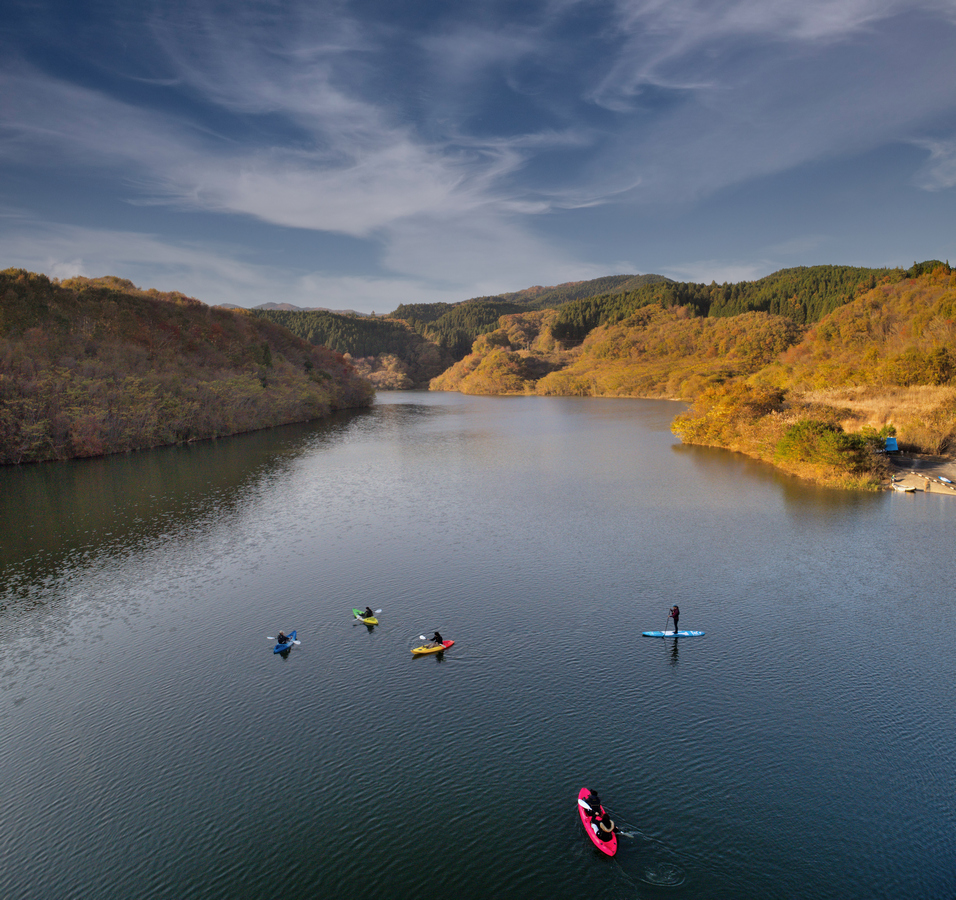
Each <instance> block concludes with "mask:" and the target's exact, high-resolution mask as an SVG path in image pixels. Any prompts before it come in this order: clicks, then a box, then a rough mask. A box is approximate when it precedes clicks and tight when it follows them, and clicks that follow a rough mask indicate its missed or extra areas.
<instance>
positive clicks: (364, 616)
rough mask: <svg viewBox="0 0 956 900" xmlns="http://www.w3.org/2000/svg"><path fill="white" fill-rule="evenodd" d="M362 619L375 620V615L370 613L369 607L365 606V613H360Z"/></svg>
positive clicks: (370, 608)
mask: <svg viewBox="0 0 956 900" xmlns="http://www.w3.org/2000/svg"><path fill="white" fill-rule="evenodd" d="M362 618H363V619H374V618H375V613H373V612H372V607H371V606H366V607H365V612H363V613H362Z"/></svg>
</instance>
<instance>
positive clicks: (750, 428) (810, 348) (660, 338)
mask: <svg viewBox="0 0 956 900" xmlns="http://www.w3.org/2000/svg"><path fill="white" fill-rule="evenodd" d="M841 271H842V270H841ZM820 274H823V273H809V272H807V273H803V274H802V275H801V278H802V283H804V284H805V285H807V286H808V287H811V288H812V287H813V286H814V284H816V286H817V288H818V289H819V286H820V285H821V284H823V283H824V281H825V279H824V280H823V281H821V279H820V278H817V277H816V276H817V275H820ZM830 274H833V273H830ZM836 274H838V275H840V274H841V273H840V272H837V273H836ZM810 275H812V276H814V277H807V276H810ZM851 275H852V277H850V276H851ZM863 275H864V273H861V272H850V273H847V272H846V271H842V275H841V277H840V278H836V279H835V280H833V281H832V282H830V286H831V288H833V289H834V292H831V293H830V294H829V296H830V300H829V301H828V302H835V299H836V298H837V296H838V294H840V292H844V295H843V296H844V299H843V301H842V302H840V303H837V304H836V305H835V307H834V308H833V309H832V310H831V311H830V312H828V313H826V314H825V315H823V316H822V317H821V318H819V320H818V321H816V322H815V323H813V324H804V323H801V322H799V321H797V320H796V319H795V318H793V317H791V316H783V315H779V314H773V313H770V312H766V311H757V310H749V311H746V312H742V313H739V314H737V315H712V314H708V315H703V314H699V313H698V309H697V307H696V306H695V305H694V304H691V303H688V304H677V305H667V304H662V303H660V302H654V303H649V304H644V303H642V304H640V305H638V306H637V307H636V308H632V309H631V310H630V312H628V313H627V314H626V315H623V316H622V317H620V318H618V317H617V315H614V316H611V317H610V319H611V321H608V322H606V323H605V324H600V325H595V326H589V327H588V329H587V332H586V334H585V337H584V338H583V340H582V341H581V342H580V343H574V342H569V341H567V340H565V339H563V338H561V337H559V335H563V334H565V331H564V330H563V327H562V322H565V323H566V322H567V317H566V310H567V307H563V308H561V309H557V310H546V311H539V312H534V313H523V314H515V315H509V316H503V317H502V318H501V320H500V322H499V327H498V328H497V329H495V330H494V331H492V332H489V333H487V334H484V335H482V336H480V337H479V338H478V339H477V340H476V341H475V344H474V346H473V348H472V352H471V353H470V354H468V355H467V356H466V357H465V358H464V359H463V360H461V361H460V362H459V363H457V364H456V365H455V366H453V367H452V368H451V369H449V370H448V371H446V372H445V373H443V375H442V376H440V377H439V378H437V379H435V380H434V381H433V382H432V388H433V389H436V390H457V391H461V392H462V393H472V394H537V395H559V396H599V397H655V398H658V397H659V398H671V399H681V400H686V401H690V402H692V403H693V406H692V408H691V409H690V410H689V411H688V412H687V413H686V414H683V415H680V416H678V418H677V419H676V420H675V423H674V431H675V433H677V434H678V435H679V436H680V437H681V439H682V440H683V441H684V442H685V443H694V444H706V445H710V446H719V447H726V448H729V449H733V450H738V451H740V452H744V453H747V454H748V455H751V456H755V457H757V458H759V459H764V460H766V461H768V462H772V463H774V464H775V465H777V466H779V467H781V468H783V469H785V470H787V471H789V472H792V473H794V474H798V475H802V476H804V477H808V478H811V479H813V480H815V481H819V482H822V483H827V484H834V485H842V486H857V487H861V486H862V487H865V486H873V485H875V484H877V483H878V482H879V481H880V479H881V478H882V477H883V476H884V467H883V466H882V465H881V463H882V460H883V459H884V458H883V457H881V456H880V454H879V453H877V452H876V451H878V450H879V449H880V448H881V447H882V446H883V445H884V439H885V438H886V437H887V436H889V435H896V436H898V438H899V442H900V446H901V447H903V448H904V449H907V450H911V451H913V452H921V453H927V454H947V453H952V452H953V451H954V450H956V273H954V272H953V270H952V269H951V268H950V267H949V265H948V264H946V263H940V262H938V261H929V262H927V263H925V264H916V265H914V267H913V269H911V270H910V271H908V272H903V271H902V270H899V271H894V272H892V273H891V274H890V275H886V276H884V277H882V278H880V279H873V280H876V283H875V284H873V285H872V286H870V284H869V283H870V281H871V278H870V275H868V274H867V275H866V277H863ZM843 276H846V278H843ZM788 277H789V276H788ZM841 279H842V280H841ZM780 283H781V282H779V281H778V282H777V286H779V284H780ZM672 287H673V285H670V286H667V285H664V286H660V285H659V286H655V287H654V288H653V289H654V290H658V289H661V290H665V289H666V290H670V289H671V288H672ZM766 287H767V285H764V288H763V289H762V290H764V289H765V288H766ZM791 287H792V284H788V285H787V288H786V289H787V291H789V290H790V289H791ZM847 291H849V293H850V294H852V295H853V296H846V295H845V292H847ZM739 294H740V295H741V296H744V295H747V296H750V297H751V298H753V297H755V296H758V294H757V293H753V292H751V293H748V292H747V291H741V292H739ZM817 296H823V294H822V293H820V291H819V290H817ZM619 299H623V300H626V297H625V296H624V295H622V296H621V298H619ZM791 305H793V306H794V307H795V308H799V309H806V308H812V307H813V303H812V302H811V301H810V300H809V299H807V298H801V297H799V296H797V297H796V298H795V300H794V302H793V304H791ZM624 311H625V310H623V309H622V312H624ZM798 318H799V317H798Z"/></svg>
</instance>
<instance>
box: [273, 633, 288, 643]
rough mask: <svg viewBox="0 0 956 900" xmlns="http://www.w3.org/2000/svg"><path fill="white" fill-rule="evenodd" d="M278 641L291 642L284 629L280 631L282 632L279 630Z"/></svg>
mask: <svg viewBox="0 0 956 900" xmlns="http://www.w3.org/2000/svg"><path fill="white" fill-rule="evenodd" d="M276 643H277V644H288V643H289V637H288V635H287V634H286V633H285V632H284V631H280V632H279V636H278V637H277V638H276Z"/></svg>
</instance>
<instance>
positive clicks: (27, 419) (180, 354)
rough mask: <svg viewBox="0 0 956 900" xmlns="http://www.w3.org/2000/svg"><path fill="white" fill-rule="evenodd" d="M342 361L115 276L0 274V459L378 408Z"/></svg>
mask: <svg viewBox="0 0 956 900" xmlns="http://www.w3.org/2000/svg"><path fill="white" fill-rule="evenodd" d="M371 398H372V387H371V385H370V384H369V382H368V381H367V380H365V379H364V378H361V377H360V376H359V375H358V374H357V373H356V371H355V369H354V367H353V366H352V365H351V364H350V363H349V362H348V360H346V359H345V358H344V357H343V355H342V354H341V353H337V352H335V351H332V350H328V349H326V348H324V347H315V346H312V345H311V344H309V343H307V342H306V341H304V340H301V339H300V338H297V337H295V336H294V335H293V334H291V333H290V332H289V331H287V330H286V329H284V328H281V327H280V326H278V325H276V324H274V323H271V322H267V321H264V320H262V319H259V318H256V317H255V316H253V315H251V314H250V313H248V312H247V311H234V310H227V309H221V308H217V307H209V306H206V305H205V304H203V303H201V302H200V301H199V300H195V299H192V298H190V297H186V296H184V295H182V294H178V293H160V292H158V291H154V290H150V291H143V290H139V289H138V288H136V287H135V285H133V284H132V283H131V282H129V281H124V280H121V279H118V278H98V279H87V278H73V279H70V280H69V281H64V282H62V283H59V284H57V283H54V282H51V281H50V280H49V279H48V278H47V277H46V276H45V275H36V274H33V273H30V272H26V271H23V270H22V269H7V270H6V271H3V272H0V462H3V463H19V462H30V461H38V460H46V459H68V458H72V457H80V456H99V455H102V454H106V453H115V452H119V451H125V450H134V449H140V448H145V447H155V446H159V445H161V444H172V443H178V442H182V441H191V440H195V439H199V438H209V437H218V436H221V435H227V434H236V433H239V432H242V431H252V430H256V429H259V428H267V427H270V426H273V425H282V424H287V423H290V422H302V421H307V420H309V419H315V418H319V417H322V416H324V415H327V414H328V413H329V412H330V411H332V410H335V409H343V408H348V407H357V406H367V405H368V404H369V403H370V402H371Z"/></svg>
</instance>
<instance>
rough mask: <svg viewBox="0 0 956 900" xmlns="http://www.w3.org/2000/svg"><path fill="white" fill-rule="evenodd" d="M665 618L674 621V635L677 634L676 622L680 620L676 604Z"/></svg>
mask: <svg viewBox="0 0 956 900" xmlns="http://www.w3.org/2000/svg"><path fill="white" fill-rule="evenodd" d="M667 618H668V619H673V620H674V634H677V620H678V619H679V618H680V608H679V607H678V606H677V604H676V603H675V604H674V605H673V606H672V607H671V611H670V615H669V616H668V617H667Z"/></svg>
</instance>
